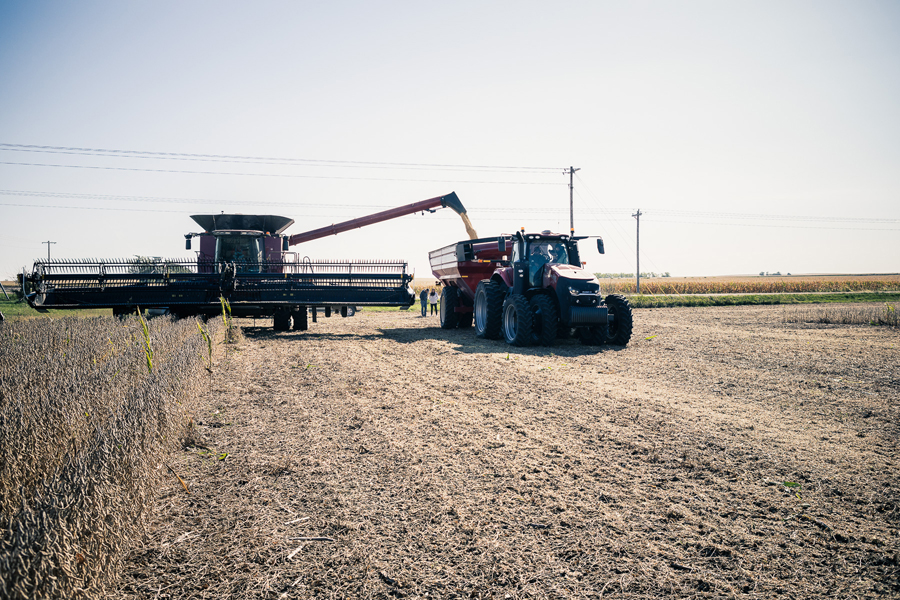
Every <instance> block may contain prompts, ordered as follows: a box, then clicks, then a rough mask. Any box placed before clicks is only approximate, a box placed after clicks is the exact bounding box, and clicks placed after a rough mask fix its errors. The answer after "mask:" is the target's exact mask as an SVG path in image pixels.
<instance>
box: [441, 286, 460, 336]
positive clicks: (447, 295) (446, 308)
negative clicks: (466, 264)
mask: <svg viewBox="0 0 900 600" xmlns="http://www.w3.org/2000/svg"><path fill="white" fill-rule="evenodd" d="M458 305H459V290H457V289H456V288H455V287H450V286H445V287H444V289H443V290H441V307H440V310H439V311H438V312H439V313H440V317H441V329H455V328H456V327H457V326H458V325H459V313H458V312H456V307H457V306H458Z"/></svg>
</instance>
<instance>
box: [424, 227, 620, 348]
mask: <svg viewBox="0 0 900 600" xmlns="http://www.w3.org/2000/svg"><path fill="white" fill-rule="evenodd" d="M583 239H586V237H584V236H583V237H575V235H574V234H573V235H564V234H558V233H551V232H550V231H543V232H541V233H525V230H524V228H523V229H522V231H517V232H516V233H515V235H504V236H498V237H492V238H479V239H471V240H466V241H462V242H458V243H456V244H451V245H449V246H446V247H444V248H440V249H438V250H434V251H433V252H430V253H429V255H428V258H429V260H430V262H431V269H432V271H433V272H434V275H435V277H437V278H439V279H440V280H441V282H442V283H443V291H442V293H441V311H440V316H441V327H443V328H444V329H453V328H455V327H462V328H464V327H469V326H471V325H472V321H473V320H474V322H475V335H476V336H478V337H480V338H487V339H499V338H500V337H501V336H502V337H503V338H505V340H506V342H507V343H508V344H512V345H514V346H530V345H535V344H541V345H544V346H550V345H551V344H553V343H554V342H555V340H556V339H557V338H558V337H568V336H569V335H571V334H572V333H573V331H574V332H576V333H577V334H578V336H579V338H580V339H581V341H582V342H583V343H585V344H588V345H591V346H599V345H601V344H613V345H617V346H625V345H626V344H628V342H629V340H631V329H632V316H631V307H630V306H629V304H628V300H626V299H625V297H624V296H621V295H618V294H612V295H609V296H606V297H605V298H604V297H603V296H602V295H601V293H600V282H599V281H597V278H596V277H594V276H593V275H592V274H591V273H589V272H587V271H586V270H585V269H584V268H583V263H582V262H581V258H580V255H579V252H578V240H583ZM597 250H598V251H599V252H600V254H603V252H604V251H603V240H602V239H601V238H598V239H597ZM473 317H474V319H473Z"/></svg>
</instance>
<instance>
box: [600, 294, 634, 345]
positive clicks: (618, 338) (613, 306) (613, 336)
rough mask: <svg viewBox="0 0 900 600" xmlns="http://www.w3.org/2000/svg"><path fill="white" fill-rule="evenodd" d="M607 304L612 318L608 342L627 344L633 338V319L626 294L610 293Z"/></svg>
mask: <svg viewBox="0 0 900 600" xmlns="http://www.w3.org/2000/svg"><path fill="white" fill-rule="evenodd" d="M606 306H607V307H609V314H610V315H612V317H613V318H612V320H611V321H610V322H609V333H608V334H607V337H606V343H607V344H613V345H615V346H625V345H627V344H628V342H629V341H630V340H631V330H632V327H633V321H632V317H631V305H630V304H628V300H626V299H625V296H622V295H619V294H610V295H609V296H607V297H606Z"/></svg>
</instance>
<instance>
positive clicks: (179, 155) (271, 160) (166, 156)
mask: <svg viewBox="0 0 900 600" xmlns="http://www.w3.org/2000/svg"><path fill="white" fill-rule="evenodd" d="M0 150H9V151H16V152H41V153H50V154H70V155H78V156H107V157H116V158H142V159H157V160H194V161H208V162H232V163H245V164H274V165H292V166H328V167H352V168H365V169H432V170H435V169H437V170H451V171H473V170H474V171H479V172H484V171H493V172H498V171H499V172H536V173H556V172H558V171H559V169H558V168H557V167H515V166H503V165H453V164H439V163H405V162H376V161H355V160H328V159H314V158H283V157H271V156H239V155H238V156H234V155H227V154H192V153H184V152H150V151H144V150H113V149H107V148H78V147H68V146H38V145H34V144H8V143H0Z"/></svg>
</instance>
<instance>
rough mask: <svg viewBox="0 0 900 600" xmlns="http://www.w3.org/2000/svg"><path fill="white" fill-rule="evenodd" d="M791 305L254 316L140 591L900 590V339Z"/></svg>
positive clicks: (533, 593) (169, 494)
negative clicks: (452, 325)
mask: <svg viewBox="0 0 900 600" xmlns="http://www.w3.org/2000/svg"><path fill="white" fill-rule="evenodd" d="M784 310H789V309H783V308H781V307H740V308H706V309H695V308H670V309H656V310H651V309H647V310H640V311H636V312H635V322H636V327H635V336H634V338H633V342H632V344H631V345H629V346H628V347H627V348H625V349H621V348H606V349H603V350H601V351H600V352H596V351H595V349H590V348H587V347H584V346H581V345H580V344H578V343H577V342H574V341H566V342H563V343H561V344H560V345H558V346H555V347H553V348H549V349H546V348H531V349H524V350H518V349H511V348H510V347H507V346H506V345H505V344H504V343H502V342H498V341H481V340H476V339H475V337H474V335H473V333H472V331H471V330H467V331H450V332H447V331H443V330H441V329H440V328H439V327H438V325H437V318H436V317H429V318H426V319H422V318H421V317H419V316H418V313H417V312H416V311H413V310H411V311H408V312H390V313H361V314H359V315H358V316H357V317H354V318H349V319H340V318H332V319H329V320H325V319H320V322H319V323H317V324H311V327H312V328H311V330H310V331H308V332H304V333H299V332H289V333H273V332H272V331H271V328H269V327H265V328H263V327H262V326H261V325H262V322H260V323H259V325H260V326H259V327H254V326H253V323H252V322H251V321H247V322H245V323H244V325H245V328H244V335H245V336H246V337H245V340H244V342H243V343H242V345H241V346H240V349H239V351H237V352H235V353H233V354H232V356H231V357H229V358H228V359H227V362H223V363H221V364H220V365H219V366H218V368H217V371H216V373H215V375H214V376H213V377H211V378H210V382H209V392H208V394H207V396H206V398H205V400H204V403H205V409H204V410H203V411H202V413H201V414H198V415H197V417H196V420H197V423H198V425H199V427H198V430H199V432H200V435H201V439H200V440H199V441H198V442H197V445H196V446H194V447H190V448H187V449H186V450H185V451H184V452H183V453H182V454H181V455H180V456H178V457H176V458H175V459H174V460H173V462H172V463H171V466H172V468H173V469H174V470H175V471H177V472H178V473H179V475H181V477H182V478H184V480H185V481H186V483H187V484H188V485H189V486H190V494H187V493H185V490H184V489H183V488H182V486H181V484H180V483H179V482H178V480H177V479H175V478H174V477H172V478H171V480H170V481H169V483H168V485H167V486H166V487H165V488H164V489H161V490H160V491H159V498H158V505H157V507H156V517H155V520H154V522H153V524H152V528H151V532H150V537H149V538H148V539H147V540H144V542H143V543H142V545H141V544H140V543H139V547H138V548H137V549H136V551H135V552H134V553H133V554H132V555H131V556H130V558H129V563H128V565H127V573H126V578H125V580H124V582H123V586H122V588H121V590H120V592H119V597H123V598H125V597H127V598H312V597H316V598H400V597H406V598H470V597H473V598H601V597H603V598H659V597H664V596H665V597H679V598H688V597H691V598H693V597H722V598H725V597H727V598H730V597H741V598H743V597H747V598H775V597H789V598H825V597H828V598H885V597H888V598H891V597H893V598H897V597H900V567H898V548H900V512H898V503H900V501H898V497H900V478H898V471H897V469H898V445H897V440H898V433H900V408H898V398H900V369H898V362H900V361H898V358H900V335H898V332H897V331H896V330H892V329H888V328H876V327H866V326H827V325H803V324H784V323H782V318H781V317H782V311H784ZM786 483H787V484H788V485H785V484H786Z"/></svg>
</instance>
